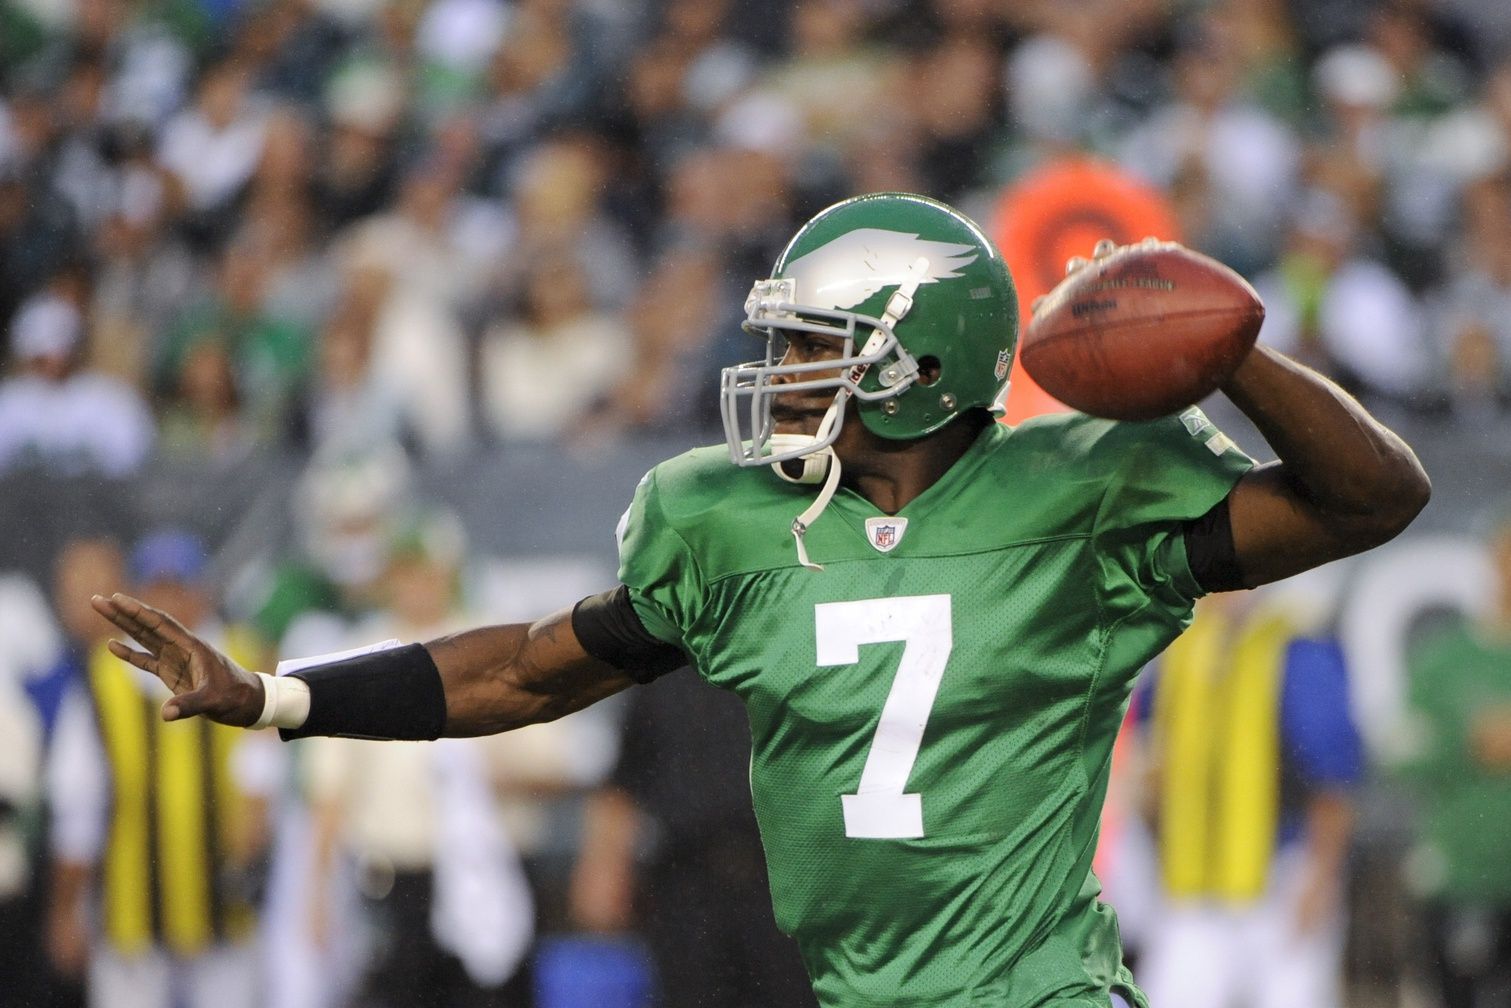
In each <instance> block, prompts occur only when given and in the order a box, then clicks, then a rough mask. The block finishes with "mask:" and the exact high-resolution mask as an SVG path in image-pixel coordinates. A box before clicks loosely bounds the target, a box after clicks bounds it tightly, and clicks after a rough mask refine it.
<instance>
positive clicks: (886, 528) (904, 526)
mask: <svg viewBox="0 0 1511 1008" xmlns="http://www.w3.org/2000/svg"><path fill="white" fill-rule="evenodd" d="M907 530H908V520H907V519H906V518H890V517H880V518H867V519H866V538H867V539H868V540H870V542H871V545H872V546H874V547H875V548H876V550H877V551H878V552H881V553H890V552H892V550H894V549H896V548H897V544H898V543H900V542H902V534H903V533H904V532H906V531H907Z"/></svg>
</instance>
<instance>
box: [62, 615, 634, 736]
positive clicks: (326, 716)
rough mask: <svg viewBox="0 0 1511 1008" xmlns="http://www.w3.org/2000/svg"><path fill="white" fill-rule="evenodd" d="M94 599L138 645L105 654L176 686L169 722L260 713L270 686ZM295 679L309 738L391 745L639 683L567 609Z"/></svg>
mask: <svg viewBox="0 0 1511 1008" xmlns="http://www.w3.org/2000/svg"><path fill="white" fill-rule="evenodd" d="M92 603H93V605H94V608H95V609H96V611H98V612H99V613H100V615H102V616H104V617H105V618H106V619H108V620H109V621H110V622H111V623H113V624H115V626H116V627H117V628H118V629H119V630H121V631H122V632H123V633H125V634H127V635H129V636H130V637H132V638H133V639H135V640H136V641H137V642H138V643H139V644H140V645H141V646H142V648H143V649H144V650H141V651H137V650H135V649H133V648H131V647H129V646H127V645H126V644H124V643H122V642H121V641H111V642H110V645H109V646H110V650H111V652H112V653H113V654H115V655H116V656H117V657H118V658H121V659H122V660H124V661H127V662H130V663H131V664H132V665H135V666H136V667H137V668H140V669H144V670H146V671H148V672H151V673H152V674H153V675H155V676H157V677H158V678H159V679H161V680H162V681H163V683H164V684H165V685H167V686H168V688H169V689H171V690H172V691H173V696H172V697H171V698H170V699H168V700H167V701H166V702H165V703H164V704H163V717H164V718H165V719H167V720H170V721H173V720H178V719H179V718H185V717H193V716H196V715H200V716H204V717H207V718H209V719H211V720H212V721H218V722H220V723H222V724H229V725H235V726H237V727H250V726H252V725H254V724H256V723H257V721H258V719H259V718H260V717H262V716H263V713H264V710H265V701H266V699H267V695H266V693H265V690H264V683H265V682H266V680H264V678H263V677H262V676H259V675H257V674H255V673H252V672H248V671H247V670H246V669H243V668H242V667H241V666H239V665H237V664H236V663H235V662H234V661H232V660H231V659H230V658H228V657H227V656H226V655H224V654H222V653H221V652H220V651H219V650H217V649H216V648H214V647H212V646H211V645H209V644H208V643H206V642H205V641H204V640H202V639H200V638H199V637H198V636H196V635H195V634H194V633H192V632H191V631H189V630H188V629H187V628H185V627H184V626H183V625H182V624H181V623H179V622H178V621H177V620H176V619H174V618H173V617H172V616H171V615H169V614H168V613H166V612H163V611H162V610H160V609H156V608H154V607H152V606H150V605H147V604H146V603H145V602H141V601H138V600H137V599H134V598H131V597H130V596H128V595H120V594H117V595H112V596H110V597H109V598H106V597H103V596H98V595H97V596H95V597H94V599H93V600H92ZM300 677H301V679H302V680H303V681H304V682H307V683H308V684H309V700H308V701H307V702H306V703H305V704H303V709H304V711H305V716H307V717H309V716H315V717H318V720H319V722H320V727H319V728H318V729H315V730H313V731H310V732H309V733H311V734H317V733H318V734H356V735H364V736H368V737H392V738H423V737H434V735H436V734H444V735H482V734H487V733H490V732H499V731H506V730H508V729H510V728H518V727H521V726H523V725H527V724H534V723H536V722H540V721H550V720H553V719H555V718H558V717H561V716H563V715H565V714H570V713H572V712H573V711H576V710H580V709H582V708H583V707H586V706H588V705H589V704H592V703H594V702H596V701H598V700H601V699H603V698H604V697H607V696H609V695H611V694H613V693H617V692H619V691H620V690H622V689H624V688H625V687H627V686H630V685H632V684H633V683H634V681H635V680H634V679H632V678H631V677H630V676H629V675H627V674H626V673H624V672H622V671H620V670H619V669H617V668H616V667H615V666H613V665H611V664H609V663H607V662H603V661H600V660H598V659H597V658H593V657H592V656H590V655H589V654H588V653H587V652H586V651H585V650H584V649H583V647H582V645H581V644H580V643H579V642H578V640H577V636H576V633H575V632H574V631H573V629H572V615H571V610H566V609H564V610H562V611H561V612H558V613H555V614H553V615H551V616H547V617H546V618H544V619H542V620H539V621H537V622H536V623H533V624H515V625H511V626H494V627H483V628H480V629H476V630H469V631H467V632H465V633H459V634H454V635H452V636H449V637H443V638H440V639H439V640H435V641H432V642H430V643H429V644H428V645H426V646H424V647H423V648H421V647H411V648H404V649H395V650H394V651H391V652H379V653H377V654H375V655H371V656H367V657H365V658H359V659H353V660H351V661H348V662H342V663H339V665H331V666H327V667H316V668H312V669H308V670H304V671H302V672H301V673H300ZM278 681H279V683H280V684H281V683H282V682H283V677H280V679H279V680H278ZM432 707H433V708H434V710H433V711H431V710H430V708H432ZM442 709H444V713H442ZM407 711H413V712H414V716H413V718H412V719H411V718H410V716H409V715H408V714H407V713H406V712H407ZM432 715H433V716H432ZM411 721H412V723H411ZM275 723H279V724H280V726H281V727H287V728H291V729H294V730H296V731H297V730H299V728H300V727H301V725H294V724H284V723H282V722H275ZM307 727H311V728H313V727H314V726H307Z"/></svg>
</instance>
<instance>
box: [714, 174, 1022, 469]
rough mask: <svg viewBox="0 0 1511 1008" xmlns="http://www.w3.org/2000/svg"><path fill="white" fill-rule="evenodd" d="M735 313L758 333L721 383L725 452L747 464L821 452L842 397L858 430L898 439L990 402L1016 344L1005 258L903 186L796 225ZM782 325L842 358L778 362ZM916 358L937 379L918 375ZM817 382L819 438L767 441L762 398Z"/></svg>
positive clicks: (971, 226) (839, 414) (1003, 385)
mask: <svg viewBox="0 0 1511 1008" xmlns="http://www.w3.org/2000/svg"><path fill="white" fill-rule="evenodd" d="M745 315H746V320H745V328H746V329H747V330H749V331H751V332H754V333H755V334H757V335H764V336H765V337H766V356H765V359H764V360H758V361H752V362H750V363H746V364H738V365H735V366H734V367H729V368H725V369H724V372H723V377H722V383H721V385H722V387H721V393H722V395H721V407H722V412H723V418H724V430H725V435H726V437H727V438H728V441H729V448H730V455H731V457H732V459H733V461H734V462H735V463H736V464H738V465H743V466H755V465H769V464H773V463H780V462H783V461H787V460H793V459H799V458H803V457H805V456H811V455H814V454H815V453H817V452H820V451H822V450H823V449H825V448H827V447H828V446H829V445H831V444H833V443H834V439H835V438H836V437H837V436H838V434H839V431H840V427H841V424H842V423H843V413H844V407H845V400H846V399H848V398H850V397H854V398H855V400H856V401H857V411H858V415H859V417H860V420H861V422H862V423H864V424H865V425H866V427H867V429H869V430H870V431H872V432H873V433H875V434H878V435H880V436H881V437H885V438H893V439H896V440H911V439H914V438H920V437H923V436H924V435H926V434H929V433H932V432H933V431H936V430H938V429H939V428H940V427H943V426H944V425H945V424H947V423H949V422H950V421H951V420H953V419H954V418H955V417H957V416H959V415H960V414H961V413H962V412H965V411H966V410H970V409H975V408H978V407H987V408H990V409H994V410H997V411H1000V409H1001V404H1002V400H1003V398H1004V397H1005V395H1006V391H1007V379H1008V372H1009V371H1010V370H1011V368H1012V362H1013V353H1014V351H1015V349H1016V347H1017V343H1018V298H1017V293H1016V291H1015V290H1014V288H1013V280H1012V276H1011V275H1010V274H1009V273H1008V271H1007V266H1006V264H1005V263H1004V262H1003V261H1002V255H1001V253H1000V252H998V251H997V249H996V247H995V246H993V245H992V243H991V241H990V240H989V239H988V238H987V237H986V235H985V234H984V233H983V232H982V230H981V228H979V227H978V226H977V225H976V224H975V223H974V222H973V221H971V220H970V219H969V218H967V217H966V216H965V215H964V214H962V213H960V212H959V211H957V210H954V209H952V208H951V207H948V206H946V205H944V204H943V203H940V202H937V201H936V200H932V199H928V198H927V197H924V196H914V195H910V194H907V193H874V194H871V195H867V196H857V197H855V198H853V199H848V200H845V201H844V202H841V203H836V204H835V205H834V206H831V207H829V208H828V209H827V210H824V211H823V212H821V213H819V214H818V215H817V216H816V217H814V218H813V219H812V220H810V221H809V222H808V223H807V224H805V225H803V227H802V228H801V229H800V230H799V231H798V233H797V234H796V235H795V236H794V237H793V239H792V241H791V242H789V243H788V245H787V247H786V249H784V250H783V251H782V254H781V256H779V257H778V259H777V262H776V268H775V270H774V271H773V273H772V276H771V278H770V279H767V280H760V281H757V282H756V284H755V286H754V287H753V288H751V292H750V297H749V298H748V299H747V300H746V302H745ZM790 331H803V332H811V333H821V334H825V335H829V336H836V337H839V338H840V339H842V340H843V341H844V349H843V352H842V355H841V357H840V358H839V359H838V360H826V361H822V362H817V363H807V364H783V363H782V362H781V361H782V356H783V354H784V352H785V346H786V337H785V333H786V332H790ZM920 365H923V366H924V370H925V371H926V372H932V371H934V370H936V369H937V372H938V378H937V379H936V380H934V381H932V382H931V383H929V384H925V383H924V381H922V380H921V379H920ZM774 379H779V380H776V381H774ZM819 388H833V389H835V403H836V406H837V407H838V408H837V409H833V410H831V411H830V417H827V418H826V421H825V424H824V425H823V426H822V427H821V428H820V432H819V434H818V436H817V437H814V438H791V437H785V438H773V436H772V433H771V431H772V420H771V404H772V397H773V396H774V395H777V394H780V393H787V392H797V391H806V390H812V389H819ZM778 471H779V472H780V471H781V469H780V468H778Z"/></svg>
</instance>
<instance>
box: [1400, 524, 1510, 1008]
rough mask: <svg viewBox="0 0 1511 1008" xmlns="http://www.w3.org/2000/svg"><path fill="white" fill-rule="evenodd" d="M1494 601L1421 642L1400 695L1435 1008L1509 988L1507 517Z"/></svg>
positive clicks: (1498, 536) (1500, 530)
mask: <svg viewBox="0 0 1511 1008" xmlns="http://www.w3.org/2000/svg"><path fill="white" fill-rule="evenodd" d="M1486 549H1487V551H1488V552H1489V554H1490V559H1491V562H1492V566H1493V570H1494V575H1495V580H1494V585H1495V594H1494V596H1493V598H1492V599H1491V600H1490V604H1489V605H1488V606H1487V610H1486V612H1485V615H1484V617H1483V618H1481V619H1478V620H1471V619H1456V620H1453V621H1452V622H1451V623H1449V624H1448V625H1446V626H1443V627H1440V628H1439V629H1438V630H1437V631H1436V632H1435V633H1432V634H1431V635H1429V636H1428V637H1426V638H1425V639H1423V640H1421V641H1420V642H1419V644H1418V646H1417V647H1416V648H1415V649H1414V650H1413V652H1412V654H1411V656H1410V661H1409V686H1408V696H1409V703H1410V709H1411V711H1412V714H1413V718H1414V724H1415V726H1416V728H1417V729H1418V730H1417V731H1416V732H1414V733H1413V734H1414V736H1416V737H1418V738H1419V739H1420V748H1419V751H1418V752H1417V753H1416V754H1415V757H1414V759H1412V761H1411V762H1410V764H1409V766H1408V771H1409V773H1410V779H1411V780H1412V782H1413V783H1414V784H1415V789H1416V793H1417V797H1418V799H1419V801H1420V802H1421V810H1422V819H1421V826H1420V830H1419V836H1418V838H1417V842H1416V846H1415V849H1414V850H1413V851H1412V854H1411V856H1410V858H1409V860H1408V863H1407V870H1408V882H1409V883H1410V884H1411V886H1412V888H1413V889H1414V890H1415V891H1416V893H1417V895H1418V896H1419V897H1420V898H1421V899H1423V900H1424V901H1425V904H1426V925H1427V949H1426V952H1427V956H1428V965H1429V967H1430V969H1431V971H1432V974H1433V976H1434V978H1435V980H1436V982H1437V988H1438V995H1439V997H1440V998H1441V999H1442V1004H1443V1008H1478V1006H1482V1005H1486V1004H1494V1003H1495V1002H1496V1000H1497V999H1499V998H1501V997H1502V996H1503V995H1504V993H1505V990H1506V986H1507V984H1508V983H1511V860H1508V859H1507V858H1506V856H1505V843H1504V840H1505V833H1504V830H1503V829H1501V828H1500V825H1501V824H1503V823H1506V822H1511V517H1508V516H1507V515H1505V514H1502V515H1501V516H1500V517H1499V518H1498V519H1497V520H1496V522H1495V524H1494V526H1493V527H1492V529H1491V530H1490V534H1489V536H1488V541H1487V543H1486Z"/></svg>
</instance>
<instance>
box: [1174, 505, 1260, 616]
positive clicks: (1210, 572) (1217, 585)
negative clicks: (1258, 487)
mask: <svg viewBox="0 0 1511 1008" xmlns="http://www.w3.org/2000/svg"><path fill="white" fill-rule="evenodd" d="M1185 536H1186V560H1187V562H1188V563H1190V565H1191V574H1192V575H1193V576H1194V577H1195V578H1196V583H1197V584H1199V585H1201V587H1202V591H1205V592H1209V593H1210V592H1225V591H1236V590H1237V589H1239V588H1246V587H1248V586H1247V585H1245V584H1244V581H1243V571H1242V570H1241V569H1240V568H1239V566H1238V553H1237V550H1236V549H1235V547H1234V546H1233V521H1232V519H1231V517H1229V515H1228V499H1227V498H1226V497H1224V498H1223V499H1222V500H1220V501H1218V502H1217V504H1216V505H1215V506H1214V507H1213V508H1212V510H1210V511H1208V512H1207V513H1206V514H1204V515H1202V516H1201V517H1200V518H1196V519H1193V520H1191V521H1189V522H1187V523H1186V527H1185Z"/></svg>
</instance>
